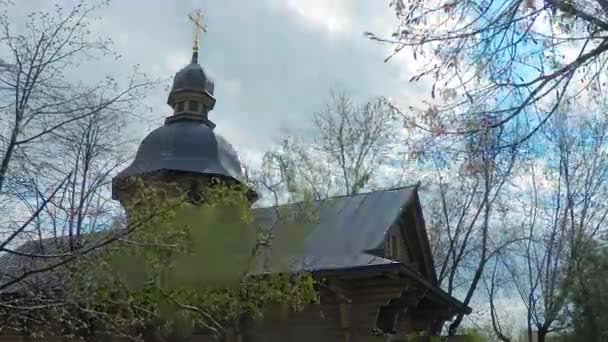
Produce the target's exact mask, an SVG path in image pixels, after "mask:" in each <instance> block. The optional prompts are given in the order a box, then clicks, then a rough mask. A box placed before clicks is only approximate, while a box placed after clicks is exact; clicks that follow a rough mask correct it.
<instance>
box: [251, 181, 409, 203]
mask: <svg viewBox="0 0 608 342" xmlns="http://www.w3.org/2000/svg"><path fill="white" fill-rule="evenodd" d="M419 187H420V181H418V182H416V183H415V184H409V185H403V186H398V187H393V188H386V189H377V190H370V191H367V192H360V193H356V194H354V195H336V196H331V197H327V198H324V199H320V200H312V201H298V202H292V203H285V204H279V205H271V206H267V207H259V208H254V209H253V210H256V209H269V208H277V207H278V208H280V207H285V206H292V205H298V204H306V203H318V202H323V201H327V200H333V199H339V198H347V197H350V198H354V197H358V196H367V195H369V194H373V193H377V192H388V191H397V190H404V189H418V188H419Z"/></svg>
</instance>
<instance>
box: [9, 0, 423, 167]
mask: <svg viewBox="0 0 608 342" xmlns="http://www.w3.org/2000/svg"><path fill="white" fill-rule="evenodd" d="M56 2H57V1H56ZM58 2H59V3H63V4H64V5H69V4H74V3H77V1H75V0H59V1H58ZM50 3H52V2H51V1H48V0H28V2H27V3H25V2H24V3H19V4H18V5H17V8H18V11H19V12H21V13H25V12H27V10H28V9H44V8H48V7H49V6H50ZM388 3H389V1H388V0H387V1H380V0H377V1H366V0H256V1H241V0H194V1H161V0H145V1H144V0H129V1H116V0H114V1H112V2H110V5H109V6H107V7H106V8H104V9H103V10H102V11H100V12H99V15H100V17H101V19H100V20H99V21H98V22H96V23H95V25H94V26H93V30H94V31H96V32H98V33H99V34H101V35H102V36H105V37H110V38H112V40H113V41H114V43H115V45H114V48H115V49H116V50H117V51H118V52H119V53H120V54H121V55H122V58H121V59H120V60H119V61H118V62H115V61H108V62H107V63H106V62H100V63H91V65H86V64H85V65H84V66H83V68H82V70H79V74H78V75H79V77H82V78H83V79H96V78H100V77H103V76H105V75H106V74H112V75H115V76H117V77H120V76H126V75H128V73H129V72H130V71H131V67H132V66H133V65H134V64H139V65H140V68H141V70H142V71H144V72H146V73H148V74H149V75H150V76H152V77H159V78H162V79H167V80H168V79H169V78H171V77H172V76H173V75H174V74H175V72H177V71H178V70H179V69H180V68H182V67H183V66H185V65H186V64H187V63H188V62H189V60H190V55H191V46H192V39H193V30H194V26H193V24H192V23H191V22H190V21H189V20H188V17H187V16H188V14H189V13H190V12H191V11H192V10H194V9H199V8H200V9H202V11H203V13H204V22H205V23H206V25H207V27H208V33H206V34H204V35H203V37H202V39H201V52H200V58H199V61H200V62H201V64H202V65H203V67H204V69H205V70H206V71H207V73H208V74H210V75H211V77H212V78H214V79H215V97H216V99H217V103H216V106H215V109H214V110H213V111H212V112H211V113H210V119H211V120H212V121H214V122H215V123H216V124H217V128H216V130H217V132H218V133H219V134H221V135H223V136H224V137H226V139H228V141H230V142H231V143H232V144H233V145H234V147H235V148H236V150H237V151H238V152H239V153H240V154H241V156H242V157H243V158H245V159H251V158H254V159H255V158H259V157H260V156H261V154H262V153H263V151H265V150H267V149H268V148H269V147H270V146H271V145H272V144H273V143H274V142H277V141H280V140H282V139H283V138H284V137H286V134H287V132H286V130H285V128H290V129H292V130H294V131H295V132H296V133H300V134H306V132H309V130H310V128H311V125H312V115H313V113H314V112H315V111H316V110H319V109H320V108H321V107H322V105H323V104H324V102H325V101H326V100H327V99H328V96H329V90H330V89H331V88H343V89H346V90H348V91H350V92H351V93H352V94H353V96H354V97H355V98H356V99H360V100H363V99H367V98H371V97H374V96H380V95H382V96H387V97H390V98H392V99H394V100H395V101H397V102H398V103H401V104H405V105H411V104H413V103H417V102H419V101H420V99H421V98H423V97H424V96H426V94H428V93H429V90H428V89H425V87H423V86H421V85H416V84H411V83H409V79H410V78H411V76H412V74H413V70H415V68H416V66H415V64H414V62H413V61H412V60H410V58H409V56H406V55H405V54H404V55H402V56H400V57H399V58H397V59H395V60H392V61H390V62H389V63H384V58H386V56H388V55H389V53H390V52H391V49H392V48H391V47H390V46H387V45H382V44H380V43H378V42H373V41H370V40H368V39H367V38H365V37H364V36H363V32H364V31H371V32H374V33H376V34H377V35H380V36H382V35H385V36H389V35H390V33H391V32H392V30H393V29H394V28H395V27H396V17H395V14H394V11H393V10H392V9H391V8H389V6H388ZM169 82H170V81H167V82H166V83H164V85H168V83H169ZM166 96H167V89H165V88H164V87H159V88H158V89H157V90H155V91H154V92H152V93H151V94H150V95H149V97H148V99H147V100H146V102H147V103H146V105H149V106H151V107H152V111H151V112H150V113H148V114H146V115H147V116H149V120H145V121H147V122H141V123H138V124H137V125H136V126H135V127H134V131H133V134H134V137H138V136H139V137H140V138H141V139H143V138H144V136H145V134H146V133H147V132H149V131H151V130H152V129H154V128H156V127H159V126H160V125H162V123H163V119H164V117H166V116H168V115H170V114H171V109H170V107H169V106H167V105H166Z"/></svg>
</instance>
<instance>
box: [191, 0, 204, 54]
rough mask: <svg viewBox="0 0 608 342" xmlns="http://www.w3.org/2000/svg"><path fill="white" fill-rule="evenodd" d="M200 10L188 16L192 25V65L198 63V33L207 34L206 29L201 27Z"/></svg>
mask: <svg viewBox="0 0 608 342" xmlns="http://www.w3.org/2000/svg"><path fill="white" fill-rule="evenodd" d="M202 16H203V14H202V12H201V10H200V9H199V10H196V11H194V12H192V13H190V14H189V15H188V17H189V18H190V21H192V22H193V23H194V43H193V44H192V51H193V53H192V63H193V64H194V63H198V44H199V33H200V31H201V30H203V32H207V27H206V26H205V25H203V22H202Z"/></svg>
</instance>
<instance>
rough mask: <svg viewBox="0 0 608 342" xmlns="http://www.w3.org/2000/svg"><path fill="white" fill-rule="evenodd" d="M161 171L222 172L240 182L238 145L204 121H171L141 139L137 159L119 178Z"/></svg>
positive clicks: (213, 173)
mask: <svg viewBox="0 0 608 342" xmlns="http://www.w3.org/2000/svg"><path fill="white" fill-rule="evenodd" d="M159 170H175V171H188V172H196V173H202V174H209V175H220V176H225V177H229V178H233V179H235V180H238V181H240V180H241V179H242V171H241V163H240V161H239V159H238V156H237V154H236V152H235V150H234V148H233V147H232V146H231V145H230V143H228V142H227V141H226V140H225V139H224V138H223V137H221V136H220V135H217V134H215V132H214V131H213V129H212V128H211V127H209V126H208V125H207V124H206V123H205V122H203V121H196V120H180V121H169V122H167V123H166V124H165V125H164V126H162V127H159V128H157V129H155V130H154V131H152V132H151V133H150V134H148V136H147V137H146V138H145V139H144V140H143V141H142V142H141V144H140V145H139V149H138V150H137V154H136V156H135V160H134V161H133V163H132V164H131V165H130V166H129V167H127V168H126V169H125V170H123V171H122V172H120V173H119V174H118V175H117V176H116V177H114V178H115V179H120V178H125V177H128V176H133V175H141V174H144V173H148V172H154V171H159Z"/></svg>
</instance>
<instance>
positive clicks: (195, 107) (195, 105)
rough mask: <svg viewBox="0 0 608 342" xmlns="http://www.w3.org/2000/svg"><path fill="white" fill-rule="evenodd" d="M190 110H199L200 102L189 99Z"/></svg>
mask: <svg viewBox="0 0 608 342" xmlns="http://www.w3.org/2000/svg"><path fill="white" fill-rule="evenodd" d="M188 110H189V111H191V112H198V102H196V101H188Z"/></svg>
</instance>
